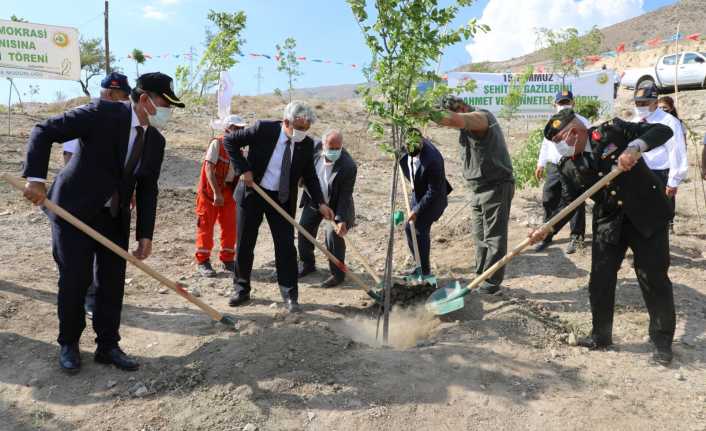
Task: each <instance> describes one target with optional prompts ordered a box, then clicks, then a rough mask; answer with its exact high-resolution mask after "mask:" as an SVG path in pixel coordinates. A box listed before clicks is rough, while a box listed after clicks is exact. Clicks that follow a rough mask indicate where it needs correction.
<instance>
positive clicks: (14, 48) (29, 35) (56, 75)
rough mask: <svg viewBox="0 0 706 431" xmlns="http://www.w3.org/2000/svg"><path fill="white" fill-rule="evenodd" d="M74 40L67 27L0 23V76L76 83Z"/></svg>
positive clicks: (77, 62) (78, 64)
mask: <svg viewBox="0 0 706 431" xmlns="http://www.w3.org/2000/svg"><path fill="white" fill-rule="evenodd" d="M78 39H79V35H78V30H77V29H75V28H71V27H56V26H50V25H43V24H30V23H27V22H16V21H5V20H0V77H7V78H25V79H68V80H74V81H78V80H79V79H80V77H81V55H80V54H79V43H78Z"/></svg>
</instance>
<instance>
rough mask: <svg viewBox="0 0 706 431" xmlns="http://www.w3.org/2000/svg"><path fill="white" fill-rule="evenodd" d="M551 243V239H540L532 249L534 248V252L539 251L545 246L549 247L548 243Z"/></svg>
mask: <svg viewBox="0 0 706 431" xmlns="http://www.w3.org/2000/svg"><path fill="white" fill-rule="evenodd" d="M551 243H552V242H551V241H541V242H538V243H537V244H536V245H535V246H534V248H533V250H534V251H535V252H536V253H539V252H540V251H544V249H546V248H547V247H549V244H551Z"/></svg>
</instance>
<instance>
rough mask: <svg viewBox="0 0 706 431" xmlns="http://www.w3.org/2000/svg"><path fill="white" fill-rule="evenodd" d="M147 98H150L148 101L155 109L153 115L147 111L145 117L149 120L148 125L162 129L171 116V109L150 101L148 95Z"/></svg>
mask: <svg viewBox="0 0 706 431" xmlns="http://www.w3.org/2000/svg"><path fill="white" fill-rule="evenodd" d="M148 99H149V100H150V103H151V104H152V106H153V107H154V109H155V110H156V111H157V112H156V113H155V114H154V115H152V114H150V113H149V112H148V113H147V118H148V120H149V122H150V126H152V127H156V128H158V129H164V127H166V125H167V123H168V122H169V119H170V118H171V117H172V109H171V108H165V107H162V106H157V105H155V103H154V102H153V101H152V98H151V97H148Z"/></svg>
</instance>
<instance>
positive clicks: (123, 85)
mask: <svg viewBox="0 0 706 431" xmlns="http://www.w3.org/2000/svg"><path fill="white" fill-rule="evenodd" d="M101 87H102V88H106V89H109V90H122V91H124V92H125V93H127V94H130V91H132V89H131V88H130V84H128V83H127V76H125V75H123V74H122V73H118V72H111V73H109V74H107V75H105V78H103V80H102V81H101Z"/></svg>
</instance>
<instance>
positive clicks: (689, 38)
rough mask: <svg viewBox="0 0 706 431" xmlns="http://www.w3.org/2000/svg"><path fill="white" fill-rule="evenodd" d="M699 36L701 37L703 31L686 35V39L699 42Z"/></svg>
mask: <svg viewBox="0 0 706 431" xmlns="http://www.w3.org/2000/svg"><path fill="white" fill-rule="evenodd" d="M699 37H701V33H693V34H690V35H688V36H686V37H685V38H684V39H688V40H693V41H694V42H698V40H699Z"/></svg>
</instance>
